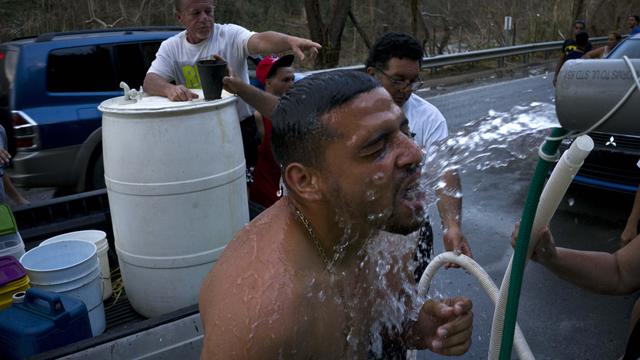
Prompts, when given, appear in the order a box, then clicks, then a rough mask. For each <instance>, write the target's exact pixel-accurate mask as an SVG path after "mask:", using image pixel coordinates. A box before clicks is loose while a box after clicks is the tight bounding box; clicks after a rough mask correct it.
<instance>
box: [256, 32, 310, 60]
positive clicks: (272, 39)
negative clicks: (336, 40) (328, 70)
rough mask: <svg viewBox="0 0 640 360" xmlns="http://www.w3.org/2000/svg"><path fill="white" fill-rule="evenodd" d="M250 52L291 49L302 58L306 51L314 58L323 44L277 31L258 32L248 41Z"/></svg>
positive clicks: (272, 51) (261, 52)
mask: <svg viewBox="0 0 640 360" xmlns="http://www.w3.org/2000/svg"><path fill="white" fill-rule="evenodd" d="M247 48H248V49H249V53H250V54H272V53H281V52H283V51H289V50H291V51H292V52H293V54H294V55H295V56H296V57H297V58H298V59H300V60H304V59H305V55H304V53H305V52H309V53H310V55H311V58H314V57H315V56H316V55H317V54H318V51H319V50H320V49H321V48H322V46H321V45H320V44H318V43H315V42H313V41H311V40H309V39H304V38H299V37H297V36H291V35H287V34H282V33H279V32H275V31H265V32H261V33H256V34H254V35H253V36H251V38H249V42H248V43H247Z"/></svg>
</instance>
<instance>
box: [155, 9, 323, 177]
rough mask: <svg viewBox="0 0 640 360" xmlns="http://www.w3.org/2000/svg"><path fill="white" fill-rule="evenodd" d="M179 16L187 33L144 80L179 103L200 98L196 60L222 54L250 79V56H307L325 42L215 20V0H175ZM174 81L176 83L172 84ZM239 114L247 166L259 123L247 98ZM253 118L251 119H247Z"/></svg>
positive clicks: (169, 43) (165, 45) (163, 50)
mask: <svg viewBox="0 0 640 360" xmlns="http://www.w3.org/2000/svg"><path fill="white" fill-rule="evenodd" d="M175 8H176V9H175V10H176V19H177V20H178V22H180V23H181V24H182V25H184V27H185V31H183V32H181V33H179V34H176V35H174V36H172V37H170V38H169V39H167V40H165V41H163V42H162V44H161V45H160V49H159V50H158V53H157V54H156V59H155V60H154V61H153V63H152V64H151V67H150V68H149V71H148V72H147V75H146V77H145V79H144V84H143V87H144V91H145V92H146V93H147V94H151V95H159V96H165V97H167V98H169V99H170V100H173V101H188V100H191V99H195V98H197V95H196V94H195V93H193V92H192V91H190V90H189V89H199V88H201V85H200V76H199V75H198V71H197V69H196V62H197V61H198V60H200V59H207V58H211V57H212V56H214V55H216V56H219V57H221V58H223V59H225V61H226V62H227V63H228V64H229V68H230V69H231V71H232V72H233V73H234V75H235V76H236V77H238V78H240V79H242V80H243V81H245V82H247V83H248V82H249V71H248V68H247V56H249V55H255V54H271V53H280V52H283V51H289V50H290V51H292V52H293V53H294V54H295V55H296V56H297V57H298V58H300V59H304V57H305V55H304V52H305V51H309V52H310V54H311V56H315V55H316V54H317V52H318V50H319V49H320V47H321V46H320V45H319V44H317V43H314V42H313V41H311V40H308V39H303V38H299V37H295V36H289V35H285V34H281V33H277V32H273V31H266V32H261V33H255V32H252V31H249V30H247V29H245V28H243V27H241V26H238V25H233V24H215V23H214V9H215V4H214V0H175ZM172 82H173V84H172ZM236 106H237V109H238V117H239V118H240V120H241V129H242V133H243V134H242V135H243V141H244V145H245V157H246V158H247V167H250V166H252V165H253V162H254V160H255V149H254V147H255V146H257V144H255V142H256V139H254V138H255V135H256V130H255V128H256V126H255V120H254V118H253V116H252V114H253V111H252V110H251V108H250V107H249V106H248V105H247V104H246V103H245V102H244V101H242V100H239V101H238V102H237V105H236ZM245 120H247V121H245Z"/></svg>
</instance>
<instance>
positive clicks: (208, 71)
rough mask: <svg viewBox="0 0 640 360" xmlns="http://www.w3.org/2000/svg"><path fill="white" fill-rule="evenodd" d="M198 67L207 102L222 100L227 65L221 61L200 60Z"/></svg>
mask: <svg viewBox="0 0 640 360" xmlns="http://www.w3.org/2000/svg"><path fill="white" fill-rule="evenodd" d="M197 66H198V74H199V75H200V84H201V85H202V92H204V98H205V100H216V99H220V96H221V95H222V78H224V76H225V71H226V69H227V63H226V62H224V61H219V60H200V61H198V63H197Z"/></svg>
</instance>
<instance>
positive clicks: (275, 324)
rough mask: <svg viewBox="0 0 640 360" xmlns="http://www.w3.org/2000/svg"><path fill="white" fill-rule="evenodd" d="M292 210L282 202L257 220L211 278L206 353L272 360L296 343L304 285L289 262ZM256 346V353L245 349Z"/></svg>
mask: <svg viewBox="0 0 640 360" xmlns="http://www.w3.org/2000/svg"><path fill="white" fill-rule="evenodd" d="M286 210H287V207H286V204H281V202H280V203H277V204H276V205H274V206H273V207H272V208H269V209H268V210H266V211H265V212H264V213H263V214H261V215H260V216H259V217H257V218H256V219H254V220H253V221H252V222H251V223H250V224H249V225H247V226H246V227H245V228H244V229H243V230H242V231H240V232H239V233H238V234H237V236H236V237H235V238H234V239H233V240H232V241H231V243H230V244H229V245H228V246H227V248H226V249H225V251H224V253H223V255H222V256H221V257H220V259H219V260H218V262H217V264H216V265H215V266H214V268H213V270H212V271H211V272H210V273H209V275H208V276H207V278H206V280H205V282H204V284H203V287H202V290H201V292H200V312H201V316H202V321H203V323H204V326H205V333H206V338H205V352H204V353H203V354H205V353H207V349H208V348H210V350H211V351H212V352H213V351H215V352H217V353H218V354H221V353H222V354H226V355H228V356H230V357H234V358H235V357H238V356H239V357H248V358H251V357H253V356H252V355H251V354H254V355H256V356H257V358H260V357H261V356H262V357H267V358H269V357H271V355H273V354H269V355H266V354H267V353H270V352H273V351H275V352H277V351H281V350H282V349H286V344H288V343H293V341H289V339H290V338H291V337H292V336H294V334H295V331H294V330H293V329H294V328H295V327H296V326H297V322H298V320H299V319H298V314H297V312H296V311H295V309H298V308H299V306H300V302H301V301H302V296H300V294H299V292H300V291H301V290H300V288H301V286H299V284H300V283H301V282H303V280H301V279H302V276H301V274H300V273H298V272H296V271H294V270H293V269H292V268H291V266H289V264H288V263H289V261H288V260H287V258H288V255H287V254H286V251H287V244H286V242H285V237H286V234H285V232H286V223H287V221H288V220H287V213H286ZM251 344H253V348H252V350H250V349H244V347H246V346H248V345H251ZM225 349H226V351H225ZM241 349H244V350H243V351H244V353H238V351H239V350H241ZM256 349H259V350H258V352H257V353H254V350H256Z"/></svg>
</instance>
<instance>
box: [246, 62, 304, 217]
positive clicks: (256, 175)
mask: <svg viewBox="0 0 640 360" xmlns="http://www.w3.org/2000/svg"><path fill="white" fill-rule="evenodd" d="M293 60H294V57H293V55H285V56H282V57H275V56H267V57H265V58H264V59H262V61H260V63H259V64H258V66H257V67H256V78H257V79H258V81H259V82H260V84H261V85H262V86H264V90H265V91H266V92H267V93H269V94H273V95H275V96H277V97H281V96H282V95H284V94H285V93H286V92H287V90H289V88H290V87H291V85H293V80H294V74H293V68H292V67H291V64H293ZM254 115H255V118H256V123H257V125H258V132H259V133H260V137H261V139H262V141H261V143H260V146H259V147H258V157H257V160H256V166H255V168H254V169H253V172H252V178H253V182H252V183H251V184H250V185H249V199H250V200H251V201H253V202H256V203H258V204H260V205H262V206H264V207H265V208H268V207H269V206H271V205H272V204H273V203H275V202H276V201H277V200H278V198H279V196H278V188H279V185H280V166H279V165H278V163H277V162H276V160H275V158H274V156H273V150H272V148H271V120H269V118H268V117H267V116H263V115H262V114H260V113H259V112H257V111H256V113H255V114H254ZM261 125H262V126H261Z"/></svg>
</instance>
